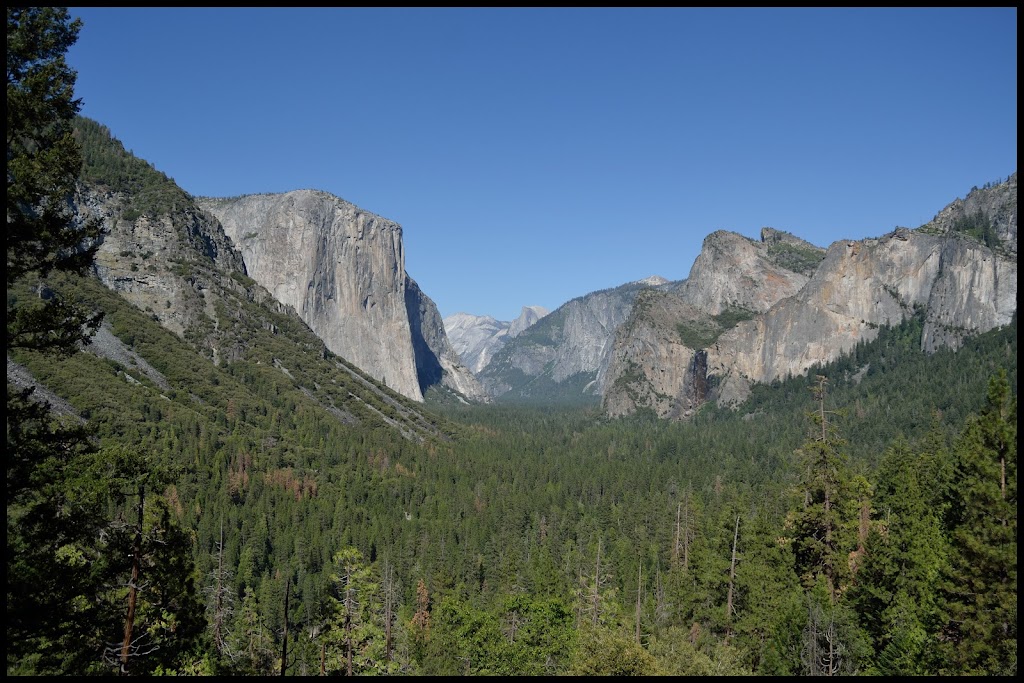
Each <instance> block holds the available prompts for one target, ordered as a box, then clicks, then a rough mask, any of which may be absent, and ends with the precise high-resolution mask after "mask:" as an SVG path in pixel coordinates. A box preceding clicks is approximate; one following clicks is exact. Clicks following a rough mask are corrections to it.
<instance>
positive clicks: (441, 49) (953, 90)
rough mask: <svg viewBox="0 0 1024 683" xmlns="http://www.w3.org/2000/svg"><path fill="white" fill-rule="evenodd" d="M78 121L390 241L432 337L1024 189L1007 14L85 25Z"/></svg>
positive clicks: (260, 11)
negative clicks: (441, 330) (780, 236)
mask: <svg viewBox="0 0 1024 683" xmlns="http://www.w3.org/2000/svg"><path fill="white" fill-rule="evenodd" d="M70 11H71V16H72V17H77V18H81V19H82V21H83V22H84V26H83V28H82V31H81V33H80V35H79V39H78V42H77V43H76V44H75V45H74V46H73V47H72V48H71V50H70V51H69V53H68V62H69V64H70V65H71V67H72V68H74V69H76V70H77V71H78V83H77V87H76V94H77V96H78V97H80V98H81V99H82V104H83V106H82V110H81V113H82V114H83V115H84V116H87V117H89V118H92V119H95V120H96V121H98V122H100V123H102V124H104V125H106V126H107V127H108V128H110V130H111V132H112V133H113V135H114V137H116V138H117V139H119V140H120V141H121V142H122V143H124V145H125V147H126V148H127V149H129V150H131V151H133V152H134V153H135V154H136V155H137V156H139V157H141V158H143V159H146V160H147V161H149V162H151V163H152V164H153V165H154V166H155V167H156V168H157V169H159V170H160V171H163V172H164V173H166V174H167V175H168V176H170V177H171V178H173V179H174V180H175V181H176V182H177V183H178V185H180V186H181V187H182V188H183V189H184V190H185V191H186V192H189V193H191V194H193V195H196V196H233V195H239V194H249V193H257V192H286V191H289V190H295V189H304V188H313V189H320V190H326V191H328V192H331V193H333V194H335V195H337V196H339V197H341V198H342V199H345V200H346V201H349V202H352V203H353V204H355V205H357V206H359V207H360V208H362V209H364V210H366V211H370V212H372V213H375V214H378V215H380V216H383V217H385V218H388V219H391V220H393V221H396V222H398V223H400V224H401V225H402V228H403V235H404V240H405V250H406V270H407V272H408V273H409V275H410V276H411V277H412V278H413V279H414V280H416V281H417V282H418V283H419V285H420V287H421V288H422V289H423V291H424V292H426V294H427V295H428V296H429V297H430V298H431V299H433V300H434V302H435V303H436V304H437V306H438V309H439V310H440V312H441V314H442V315H443V316H448V315H451V314H453V313H456V312H466V313H473V314H477V315H492V316H494V317H495V318H498V319H499V320H512V319H514V318H515V317H517V316H518V315H519V312H520V308H521V307H522V306H525V305H538V306H544V307H546V308H548V309H551V310H554V309H555V308H557V307H558V306H560V305H562V304H563V303H565V302H566V301H569V300H570V299H572V298H575V297H577V296H581V295H583V294H587V293H589V292H592V291H596V290H599V289H605V288H608V287H615V286H618V285H620V284H623V283H626V282H630V281H633V280H637V279H641V278H644V277H647V276H650V275H660V276H662V277H666V278H669V279H671V280H679V279H683V278H685V277H686V276H687V275H688V274H689V271H690V267H691V266H692V265H693V261H694V259H695V258H696V257H697V255H698V253H699V252H700V247H701V242H702V241H703V239H704V237H706V236H707V235H708V234H709V233H711V232H713V231H715V230H719V229H724V230H731V231H734V232H738V233H741V234H743V235H747V236H748V237H755V238H756V237H757V236H758V235H759V234H760V229H761V228H762V227H763V226H771V227H774V228H778V229H780V230H786V231H789V232H791V233H793V234H795V235H797V236H799V237H802V238H804V239H806V240H809V241H811V242H813V243H815V244H818V245H820V246H828V245H829V244H831V243H832V242H833V241H835V240H838V239H859V238H864V237H877V236H880V235H883V234H885V233H887V232H889V231H891V230H892V229H893V228H894V227H896V226H906V227H917V226H919V225H921V224H922V223H925V222H927V221H929V220H930V219H931V218H932V217H933V216H934V215H935V214H936V213H937V212H938V211H939V210H941V209H942V208H943V207H944V206H945V205H946V204H948V203H949V202H951V201H953V200H954V199H956V198H958V197H963V196H965V195H966V194H967V192H968V191H969V190H970V189H971V188H972V187H974V186H979V187H980V186H982V185H984V184H985V183H987V182H996V181H1000V180H1003V179H1005V178H1006V177H1007V176H1008V175H1010V174H1011V173H1014V172H1015V171H1016V170H1017V9H1016V8H1015V7H1003V8H998V7H994V8H993V7H990V8H975V9H964V8H959V9H958V8H950V9H939V8H921V9H886V8H847V9H785V8H768V9H750V8H725V9H699V8H666V9H657V8H646V9H645V8H639V9H625V8H607V9H597V8H555V9H545V8H502V9H484V8H434V9H431V8H425V9H410V8H381V9H367V8H323V9H317V8H238V9H231V8H111V7H83V8H75V7H72V8H71V10H70Z"/></svg>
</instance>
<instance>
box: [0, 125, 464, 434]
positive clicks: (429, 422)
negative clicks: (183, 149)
mask: <svg viewBox="0 0 1024 683" xmlns="http://www.w3.org/2000/svg"><path fill="white" fill-rule="evenodd" d="M75 133H76V136H78V137H79V138H80V139H81V140H82V141H83V158H84V160H85V164H84V165H83V171H82V176H81V178H80V180H79V183H78V186H77V191H76V194H75V196H74V197H72V198H71V201H70V209H71V210H72V213H73V215H74V219H75V220H77V221H86V220H98V221H100V222H101V223H102V226H103V237H102V240H101V243H100V245H99V250H98V252H97V255H96V259H95V261H94V265H93V275H94V276H95V278H91V277H87V278H80V279H78V280H77V282H76V283H75V284H70V283H68V282H62V283H61V284H60V285H59V286H66V287H74V288H76V289H75V292H74V296H78V297H81V298H82V300H84V301H88V302H90V303H91V304H92V305H94V306H96V307H97V308H99V309H100V310H103V311H105V312H106V314H107V317H106V318H105V319H104V322H103V326H102V327H101V328H100V329H99V330H98V331H97V332H96V334H95V335H94V336H93V337H92V340H91V343H89V344H87V345H85V346H84V347H83V351H86V352H88V355H92V356H96V357H98V358H102V359H107V361H109V362H110V363H112V364H113V365H112V367H114V368H116V373H117V375H118V376H119V377H121V378H122V382H127V384H128V385H131V386H141V385H142V384H145V385H147V386H148V387H149V388H150V390H151V391H153V392H155V393H157V394H159V396H160V400H161V401H170V402H171V403H179V404H181V405H182V406H183V407H184V408H185V409H186V410H188V409H192V407H193V406H196V405H202V406H208V405H210V404H211V402H213V403H216V402H217V401H219V400H221V399H223V398H224V396H223V393H222V391H221V390H222V388H224V387H227V386H229V385H230V386H231V387H232V389H231V391H232V392H234V393H233V394H230V395H231V396H233V397H234V398H235V399H236V400H237V405H241V406H249V407H251V406H254V405H258V404H259V403H260V402H261V401H264V400H268V397H273V398H277V399H281V400H287V401H290V402H292V403H293V404H295V405H301V406H302V407H303V409H304V410H305V409H309V410H311V411H314V412H322V414H323V417H324V419H328V420H335V421H338V422H340V423H342V424H343V425H348V426H355V425H362V426H363V427H366V428H368V429H376V428H378V427H383V428H385V429H393V430H395V431H396V432H397V433H399V434H401V435H402V436H403V437H405V438H407V439H410V440H414V441H423V440H426V439H434V438H442V439H443V438H446V437H445V435H444V433H443V432H442V429H441V428H440V427H439V426H438V420H437V418H436V417H435V416H428V415H426V414H425V413H424V412H422V410H421V407H420V406H419V405H418V404H417V403H416V402H414V401H412V400H409V399H408V398H406V397H405V396H402V395H400V394H399V393H397V392H395V391H391V390H388V389H387V388H385V387H384V386H383V385H382V384H381V382H380V381H376V380H374V378H372V377H370V376H368V375H367V374H366V373H364V372H363V371H362V370H361V369H359V368H357V367H356V366H354V365H353V364H352V363H351V362H350V361H348V360H347V359H345V358H344V357H340V355H339V354H334V353H331V352H330V350H329V349H328V348H327V347H326V345H325V343H324V341H323V340H322V339H320V338H318V337H317V336H316V335H315V334H314V333H313V331H312V330H311V329H310V327H309V326H308V325H307V324H305V323H304V322H303V321H302V320H301V319H300V318H299V316H298V315H297V313H296V311H295V309H294V307H292V306H290V305H286V304H284V303H282V302H281V301H279V300H278V299H276V298H275V297H274V296H272V295H271V293H270V292H269V291H268V290H267V289H266V288H264V287H263V286H261V285H260V284H259V283H257V282H256V281H254V280H253V279H252V278H251V277H249V276H248V275H247V274H246V266H245V263H244V261H243V258H242V254H241V253H239V251H237V250H236V249H235V247H234V244H233V243H232V241H231V239H230V238H229V237H228V236H227V235H226V234H225V232H224V230H223V228H222V226H221V224H220V222H219V221H218V220H217V219H216V218H215V217H213V216H212V215H211V214H210V213H208V212H207V211H205V210H203V209H202V208H200V207H199V206H197V204H196V202H195V201H194V200H193V198H192V197H190V196H189V195H188V194H187V193H185V192H183V191H182V190H181V189H180V188H179V187H178V186H177V185H176V184H175V183H174V182H173V181H172V180H170V179H169V178H167V177H166V176H165V175H164V174H162V173H160V172H158V171H156V170H155V169H154V168H153V167H152V166H151V165H149V164H148V163H147V162H144V161H142V160H140V159H137V158H135V157H134V156H133V155H131V154H130V153H128V152H127V151H126V150H125V149H124V147H123V146H122V145H121V144H120V143H119V142H117V141H116V140H114V139H113V138H112V137H111V136H110V132H109V130H107V129H106V128H105V127H103V126H101V125H99V124H97V123H96V122H93V121H90V120H88V119H79V120H78V121H76V129H75ZM410 282H411V281H410ZM414 286H415V285H414V283H413V284H412V285H410V286H409V288H408V289H409V290H410V291H411V290H412V289H413V288H414ZM414 298H416V297H414ZM424 310H425V311H429V310H430V307H429V306H427V307H425V308H424ZM433 310H434V313H435V318H434V319H433V320H431V319H430V318H429V315H427V314H426V313H422V314H421V320H422V321H423V324H422V326H421V327H420V328H419V329H420V330H421V331H422V334H423V335H426V334H428V333H429V327H430V325H434V327H435V328H436V329H439V330H442V332H443V329H442V328H441V327H440V322H439V316H436V309H433ZM424 344H425V345H428V346H429V344H427V343H426V342H424ZM147 354H149V355H147ZM12 367H13V372H12ZM157 368H159V369H157ZM257 376H258V377H260V378H261V379H260V381H259V382H257V384H256V385H254V386H253V387H248V386H247V385H246V381H244V380H243V381H240V380H239V378H240V377H245V378H252V377H257ZM12 377H14V378H15V379H16V381H17V383H18V385H19V386H25V387H28V386H35V387H36V388H37V389H36V390H37V391H38V392H40V393H42V394H44V395H46V394H47V387H44V386H43V385H41V384H39V382H37V380H36V379H35V377H34V375H33V373H32V371H30V370H28V369H27V368H19V367H18V366H17V363H14V365H13V366H12V361H11V359H10V358H9V359H8V379H9V380H10V379H11V378H12ZM115 384H117V383H115ZM54 390H56V388H55V389H54ZM211 391H212V393H210V392H211ZM268 391H269V393H267V392H268ZM196 392H198V393H196ZM261 392H263V393H261ZM229 393H230V392H229ZM284 394H287V395H288V397H287V399H283V398H282V396H283V395H284ZM168 405H170V404H168ZM237 405H236V408H237ZM227 409H228V410H232V408H231V407H230V406H228V408H227ZM242 410H243V411H244V410H245V408H243V409H242ZM69 414H70V413H69ZM72 416H73V415H72Z"/></svg>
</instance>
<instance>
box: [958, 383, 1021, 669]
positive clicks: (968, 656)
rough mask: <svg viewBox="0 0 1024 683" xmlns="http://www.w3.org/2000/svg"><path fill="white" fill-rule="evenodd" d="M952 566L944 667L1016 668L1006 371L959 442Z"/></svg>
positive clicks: (1013, 485)
mask: <svg viewBox="0 0 1024 683" xmlns="http://www.w3.org/2000/svg"><path fill="white" fill-rule="evenodd" d="M955 455H956V459H957V464H956V471H955V475H954V481H953V491H954V492H955V498H954V505H953V508H954V509H953V517H954V527H953V529H952V530H951V543H952V557H951V566H950V569H949V571H948V572H947V573H946V577H945V581H944V582H943V593H944V598H945V601H944V604H945V609H946V614H947V620H946V627H945V629H944V632H943V633H942V641H943V642H944V643H946V644H947V647H946V651H945V653H944V654H945V655H946V658H947V662H946V666H947V671H946V673H954V674H985V675H1012V674H1015V673H1016V668H1017V664H1016V662H1017V400H1016V397H1014V396H1012V395H1011V394H1010V385H1009V381H1008V379H1007V375H1006V372H1005V371H1001V372H1000V373H999V374H998V375H996V376H995V377H993V378H992V379H991V380H990V383H989V390H988V402H987V405H986V406H985V408H984V409H983V410H982V412H981V414H980V415H977V416H975V417H972V418H971V419H970V420H969V421H968V423H967V426H966V427H965V428H964V430H963V432H962V433H961V436H960V439H959V440H958V442H957V444H956V446H955Z"/></svg>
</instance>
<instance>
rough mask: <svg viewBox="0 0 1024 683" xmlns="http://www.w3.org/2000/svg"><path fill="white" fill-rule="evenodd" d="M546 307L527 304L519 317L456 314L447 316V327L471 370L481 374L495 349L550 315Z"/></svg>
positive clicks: (462, 358)
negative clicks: (503, 319) (498, 317)
mask: <svg viewBox="0 0 1024 683" xmlns="http://www.w3.org/2000/svg"><path fill="white" fill-rule="evenodd" d="M549 312H550V311H548V310H547V309H546V308H544V307H543V306H523V309H522V311H521V312H520V314H519V317H518V318H516V319H515V320H512V321H501V320H496V319H495V318H493V317H491V316H489V315H473V314H471V313H455V314H453V315H450V316H448V317H447V318H445V319H444V321H443V322H444V329H445V332H447V334H448V340H449V341H450V342H451V345H452V348H453V349H455V352H456V353H457V354H458V356H459V358H460V359H461V360H462V363H463V365H465V366H466V367H467V368H469V370H470V371H471V372H473V373H474V374H475V373H478V372H480V371H481V370H483V369H484V368H485V367H486V366H487V364H488V363H489V362H490V361H491V358H492V357H493V356H494V354H495V352H496V351H497V350H498V349H500V348H501V347H502V346H504V345H505V342H506V341H508V340H509V339H511V338H513V337H518V336H519V335H520V334H521V333H522V332H524V331H525V330H526V329H527V328H529V327H530V326H531V325H533V324H534V323H536V322H537V321H538V320H540V319H541V318H543V317H544V316H546V315H547V314H548V313H549Z"/></svg>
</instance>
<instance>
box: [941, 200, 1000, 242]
mask: <svg viewBox="0 0 1024 683" xmlns="http://www.w3.org/2000/svg"><path fill="white" fill-rule="evenodd" d="M950 229H951V230H952V231H953V232H954V233H956V234H958V235H965V236H967V237H970V238H971V239H974V240H977V241H978V242H981V243H982V244H984V245H985V246H986V247H988V248H989V249H996V248H997V247H998V246H999V238H998V237H997V236H996V230H995V226H994V225H992V221H991V219H989V217H988V214H986V213H985V212H984V211H983V210H982V209H978V210H977V211H975V212H974V213H973V214H971V213H967V212H966V211H964V212H963V213H962V214H960V215H958V216H957V217H956V218H954V219H953V225H952V226H951V228H950Z"/></svg>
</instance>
